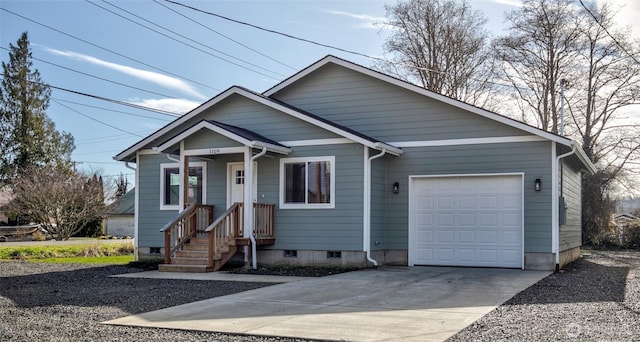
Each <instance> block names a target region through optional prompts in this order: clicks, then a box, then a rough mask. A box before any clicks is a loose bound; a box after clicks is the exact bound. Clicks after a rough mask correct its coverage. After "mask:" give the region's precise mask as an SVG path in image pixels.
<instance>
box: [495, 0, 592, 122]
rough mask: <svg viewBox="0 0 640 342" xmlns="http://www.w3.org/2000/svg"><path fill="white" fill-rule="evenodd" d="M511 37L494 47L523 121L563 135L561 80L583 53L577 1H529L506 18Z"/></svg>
mask: <svg viewBox="0 0 640 342" xmlns="http://www.w3.org/2000/svg"><path fill="white" fill-rule="evenodd" d="M506 19H507V21H508V22H509V23H510V28H509V33H508V35H506V36H504V37H500V38H498V39H496V40H495V41H494V43H493V46H494V51H495V54H496V58H497V59H498V60H499V61H501V62H502V70H501V74H500V75H499V76H498V77H499V78H501V79H504V80H507V81H508V82H509V83H511V84H512V85H513V88H514V89H515V91H516V93H517V97H516V100H517V101H518V102H519V105H520V109H521V111H522V112H521V113H520V114H521V117H522V119H523V120H524V121H525V122H527V121H531V118H533V120H535V124H536V126H538V127H540V128H542V129H544V130H547V131H551V132H553V133H558V132H559V107H560V97H559V86H560V80H561V79H562V78H563V77H566V75H567V74H568V73H570V72H571V65H572V64H573V60H574V59H575V56H576V54H577V50H578V38H579V36H580V31H579V28H580V19H579V18H578V17H576V16H575V6H574V4H573V0H524V1H523V6H522V8H520V9H518V10H515V11H512V12H510V13H508V14H507V15H506Z"/></svg>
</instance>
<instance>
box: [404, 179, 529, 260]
mask: <svg viewBox="0 0 640 342" xmlns="http://www.w3.org/2000/svg"><path fill="white" fill-rule="evenodd" d="M522 179H523V175H522V174H496V175H456V176H412V177H410V182H409V184H410V185H409V186H410V190H409V264H410V265H440V266H483V267H513V268H521V267H523V255H524V252H523V226H524V221H523V212H524V202H523V180H522Z"/></svg>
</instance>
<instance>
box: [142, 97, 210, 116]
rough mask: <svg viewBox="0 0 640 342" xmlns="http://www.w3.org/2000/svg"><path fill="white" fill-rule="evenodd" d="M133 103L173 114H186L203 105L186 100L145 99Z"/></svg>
mask: <svg viewBox="0 0 640 342" xmlns="http://www.w3.org/2000/svg"><path fill="white" fill-rule="evenodd" d="M131 103H133V104H135V105H138V106H143V107H149V108H153V109H158V110H163V111H167V112H171V113H177V114H184V113H187V112H189V111H191V110H192V109H194V108H196V107H198V106H199V105H201V103H200V102H196V101H191V100H186V99H169V98H165V99H143V100H139V99H136V100H133V101H131Z"/></svg>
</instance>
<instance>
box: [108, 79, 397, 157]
mask: <svg viewBox="0 0 640 342" xmlns="http://www.w3.org/2000/svg"><path fill="white" fill-rule="evenodd" d="M232 95H240V96H243V97H246V98H248V99H250V100H253V101H255V102H258V103H261V104H263V105H265V106H268V107H271V108H273V109H275V110H278V111H280V112H282V113H285V114H288V115H290V116H292V117H295V118H298V119H300V120H303V121H305V122H307V123H310V124H312V125H315V126H317V127H320V128H323V129H326V130H328V131H330V132H333V133H335V134H337V135H339V136H342V137H343V138H347V139H349V140H352V141H354V142H357V143H360V144H362V145H365V146H367V147H370V148H373V149H377V150H382V149H384V150H386V151H387V152H388V153H390V154H393V155H400V154H402V149H400V148H397V147H394V146H391V145H389V144H387V143H385V142H383V141H380V140H379V139H375V138H373V137H369V136H366V135H364V134H360V133H358V132H356V131H354V130H351V129H348V128H347V127H345V126H342V125H338V124H336V123H334V122H331V121H329V120H326V119H323V118H320V117H318V116H316V115H313V114H311V113H308V112H305V111H302V110H300V109H297V108H295V107H293V106H290V105H286V104H284V103H282V102H280V101H277V100H274V99H271V98H269V97H266V96H264V95H261V94H258V93H256V92H253V91H251V90H248V89H246V88H243V87H239V86H233V87H230V88H229V89H227V90H225V91H223V92H222V93H220V94H218V95H216V96H215V97H213V98H211V99H210V100H209V101H207V102H205V103H203V104H202V105H200V106H198V107H197V108H195V109H193V110H192V111H190V112H188V113H186V114H184V115H183V116H181V117H179V118H177V119H175V120H174V121H172V122H170V123H169V124H167V125H165V126H164V127H162V128H160V129H159V130H157V131H155V132H154V133H152V134H150V135H149V136H147V137H146V138H144V139H142V140H140V141H139V142H137V143H135V144H134V145H132V146H131V147H129V148H127V149H126V150H124V151H122V152H120V153H119V154H117V155H116V156H115V157H113V159H115V160H118V161H131V160H132V159H133V157H135V153H136V151H138V150H141V149H143V148H144V147H145V146H147V145H148V144H149V143H151V142H153V141H154V140H157V139H159V138H161V137H162V136H163V135H165V134H168V133H169V132H171V131H172V130H174V129H176V128H178V127H179V126H180V125H182V124H184V123H185V122H187V121H188V120H190V119H192V118H194V117H196V116H197V115H199V114H201V113H202V112H204V111H205V110H207V109H209V108H211V107H212V106H214V105H216V104H217V103H220V102H221V101H223V100H224V99H227V98H229V97H230V96H232ZM219 127H220V126H219ZM229 132H230V131H229ZM163 145H164V144H163Z"/></svg>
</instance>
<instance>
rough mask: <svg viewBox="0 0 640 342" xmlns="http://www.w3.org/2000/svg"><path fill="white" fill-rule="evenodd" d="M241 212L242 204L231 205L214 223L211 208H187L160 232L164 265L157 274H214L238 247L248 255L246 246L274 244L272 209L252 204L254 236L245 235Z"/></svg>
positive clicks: (205, 206) (191, 205)
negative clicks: (160, 272) (161, 234)
mask: <svg viewBox="0 0 640 342" xmlns="http://www.w3.org/2000/svg"><path fill="white" fill-rule="evenodd" d="M244 208H245V205H244V203H234V204H233V205H232V206H231V207H229V209H227V210H226V211H225V212H224V213H223V214H222V215H220V216H219V217H218V218H217V219H215V220H214V219H213V206H212V205H204V204H190V205H189V206H188V207H187V208H186V209H185V210H184V211H183V212H182V213H181V214H180V215H179V216H178V217H177V218H176V219H175V220H173V221H171V222H169V223H167V225H165V226H164V227H163V228H162V229H161V232H163V234H164V264H162V265H159V268H158V269H159V271H165V272H215V271H217V270H219V269H220V268H221V267H222V266H224V264H225V263H226V262H228V261H229V260H230V259H231V258H232V257H233V256H234V255H235V254H236V253H237V252H239V251H240V248H241V247H244V253H247V254H250V253H249V251H250V250H251V249H250V248H248V246H252V245H253V246H256V245H272V244H274V243H275V235H274V205H273V204H264V203H253V210H252V214H253V215H251V216H252V217H253V225H252V226H253V234H246V233H249V232H248V231H246V230H245V229H246V228H247V226H246V225H245V224H244V221H245V210H244ZM252 240H253V241H252ZM247 256H248V257H250V258H253V257H254V256H253V255H247Z"/></svg>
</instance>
